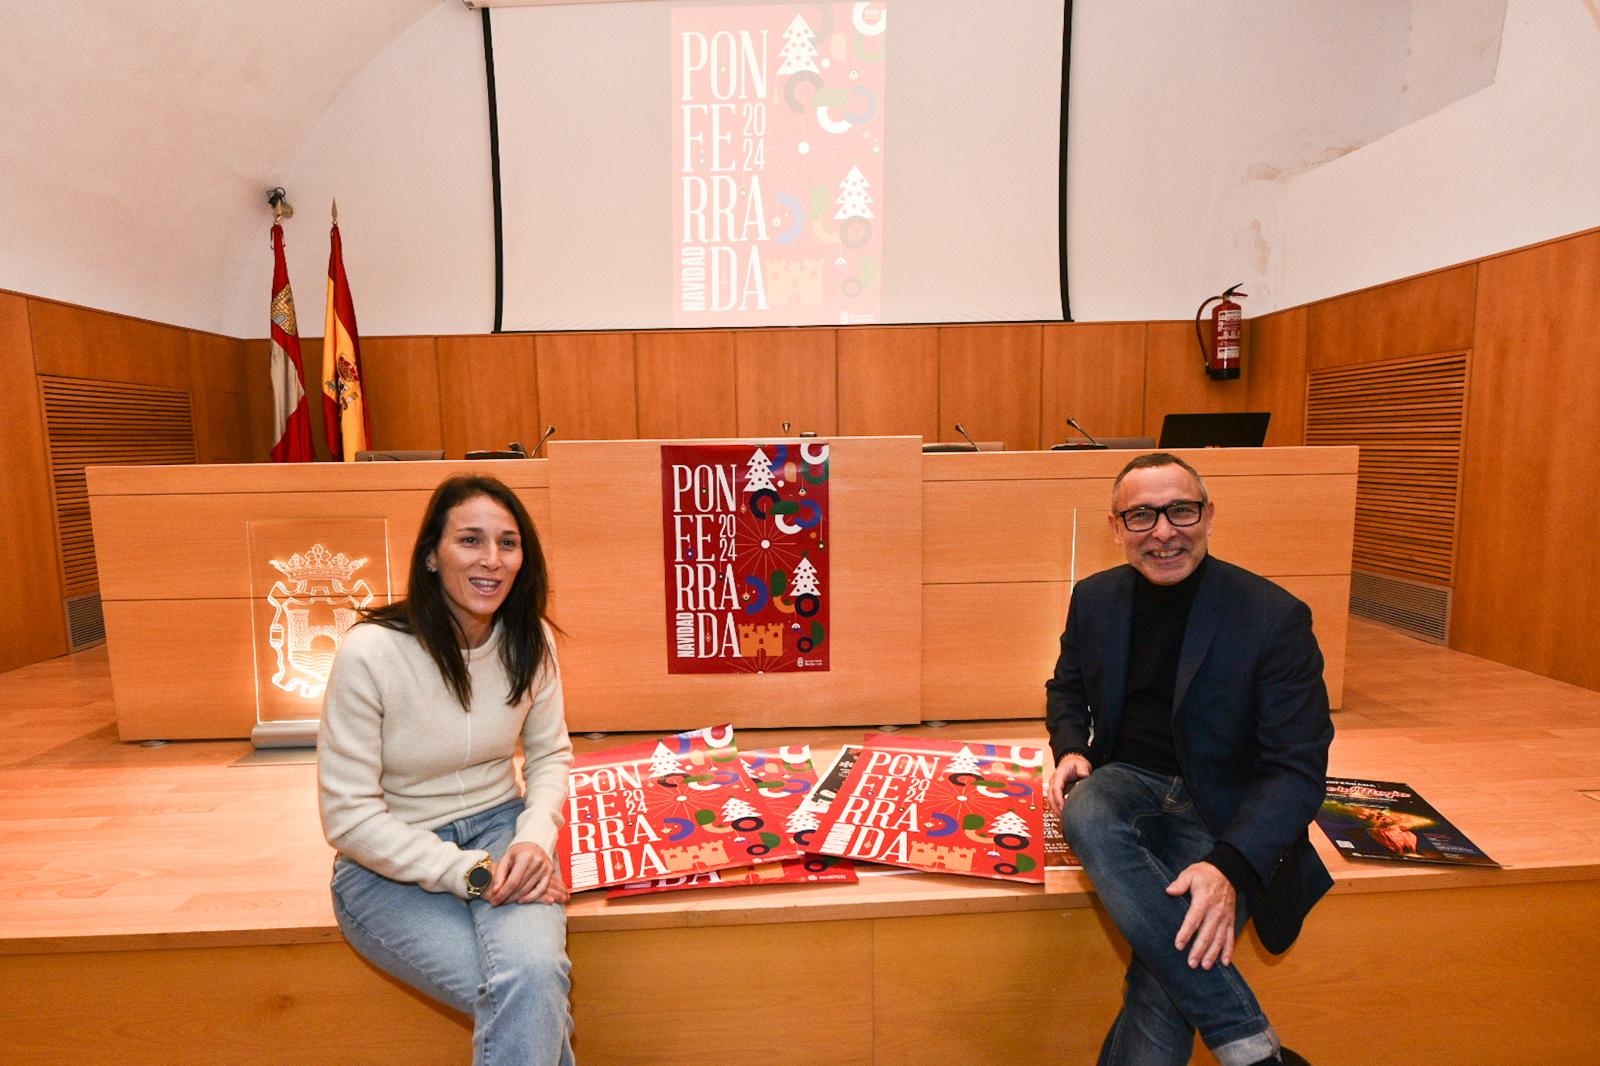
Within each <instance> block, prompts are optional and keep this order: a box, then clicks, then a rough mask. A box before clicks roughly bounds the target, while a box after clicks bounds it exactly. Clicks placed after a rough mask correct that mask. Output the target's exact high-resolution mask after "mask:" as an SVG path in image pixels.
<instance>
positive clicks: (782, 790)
mask: <svg viewBox="0 0 1600 1066" xmlns="http://www.w3.org/2000/svg"><path fill="white" fill-rule="evenodd" d="M739 760H740V761H741V762H743V763H744V767H745V771H746V772H747V773H748V774H749V775H750V780H751V781H752V782H753V783H754V784H755V786H756V789H757V791H759V792H760V793H761V794H762V795H763V796H765V797H766V799H767V802H768V804H769V806H771V807H772V808H773V809H774V810H776V811H777V812H778V813H780V814H781V815H782V816H783V834H784V835H785V836H786V837H787V838H788V840H789V842H790V843H791V844H792V845H793V846H794V848H796V849H797V850H801V851H804V850H805V849H806V848H808V847H809V846H810V844H811V836H812V833H813V832H814V831H815V829H816V827H817V824H818V823H817V814H816V812H815V811H814V810H813V809H812V808H810V807H809V806H807V803H806V800H807V797H808V796H809V794H810V793H811V790H812V789H813V788H814V787H815V786H816V784H817V771H816V768H815V766H814V765H813V764H812V761H811V746H810V745H809V744H800V745H795V746H790V747H782V748H769V749H762V750H757V751H741V752H740V753H739ZM855 879H856V875H855V870H854V868H853V864H852V863H851V862H850V860H849V859H841V858H838V857H836V856H833V855H815V854H812V855H801V856H800V857H798V858H793V859H781V860H778V861H776V862H758V863H752V864H751V865H749V866H736V867H732V868H730V869H726V870H712V871H708V872H706V873H700V874H685V875H679V876H677V877H664V878H658V879H656V880H654V881H644V882H635V883H632V884H627V885H623V886H622V887H621V888H614V889H612V890H611V891H610V892H607V893H606V898H607V899H611V898H614V897H619V896H640V895H646V894H649V893H656V892H676V891H681V890H683V889H689V888H727V887H730V886H735V885H814V884H849V883H852V882H854V881H855Z"/></svg>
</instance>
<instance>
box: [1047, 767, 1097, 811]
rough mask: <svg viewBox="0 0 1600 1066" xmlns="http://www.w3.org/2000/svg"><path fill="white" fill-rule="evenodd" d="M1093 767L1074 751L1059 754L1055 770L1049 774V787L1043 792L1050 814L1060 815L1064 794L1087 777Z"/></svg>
mask: <svg viewBox="0 0 1600 1066" xmlns="http://www.w3.org/2000/svg"><path fill="white" fill-rule="evenodd" d="M1093 769H1094V767H1092V766H1090V765H1089V760H1088V759H1087V758H1085V757H1084V756H1082V755H1079V754H1077V753H1076V752H1071V753H1069V754H1066V755H1063V756H1061V761H1060V762H1058V763H1056V772H1055V773H1053V774H1051V775H1050V788H1049V790H1048V791H1047V792H1046V793H1045V803H1046V804H1047V805H1048V806H1049V808H1050V813H1051V814H1054V815H1060V813H1061V807H1062V805H1063V804H1064V803H1065V802H1066V794H1067V793H1068V792H1071V791H1072V786H1073V785H1075V784H1077V783H1078V782H1079V781H1082V780H1083V779H1084V778H1086V777H1088V776H1089V774H1090V772H1091V771H1092V770H1093Z"/></svg>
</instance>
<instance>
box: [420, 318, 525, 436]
mask: <svg viewBox="0 0 1600 1066" xmlns="http://www.w3.org/2000/svg"><path fill="white" fill-rule="evenodd" d="M533 349H534V341H533V337H531V336H529V335H526V334H504V335H501V336H490V337H440V338H439V424H440V427H441V430H442V433H443V440H444V456H445V458H446V459H460V458H462V457H463V456H464V455H465V454H466V453H467V452H469V451H477V450H481V449H503V448H504V447H505V446H506V445H507V444H510V443H511V442H512V441H517V442H518V443H520V444H521V445H522V446H523V447H525V448H527V449H529V450H530V451H531V450H532V449H533V447H534V446H535V444H537V442H538V440H539V437H540V436H541V435H542V434H543V433H544V424H543V423H542V422H541V421H540V419H539V380H538V378H539V375H538V370H537V367H536V365H535V362H534V350H533Z"/></svg>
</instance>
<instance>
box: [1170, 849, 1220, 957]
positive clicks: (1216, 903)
mask: <svg viewBox="0 0 1600 1066" xmlns="http://www.w3.org/2000/svg"><path fill="white" fill-rule="evenodd" d="M1167 895H1169V896H1183V895H1187V896H1188V897H1189V913H1188V914H1186V915H1184V916H1183V924H1182V925H1181V926H1179V927H1178V939H1177V941H1176V942H1175V943H1174V944H1173V947H1175V948H1177V949H1178V950H1179V951H1182V950H1183V949H1184V948H1186V947H1187V948H1188V949H1189V968H1190V969H1191V970H1192V969H1194V968H1195V967H1196V966H1198V967H1199V968H1200V969H1202V970H1209V969H1211V967H1212V966H1214V965H1215V964H1216V963H1217V962H1218V961H1221V963H1222V965H1224V966H1227V965H1229V964H1231V963H1232V962H1233V924H1234V921H1235V919H1236V918H1237V917H1238V894H1237V893H1236V892H1234V890H1233V885H1232V884H1231V883H1230V882H1229V881H1228V879H1227V878H1226V877H1225V876H1223V873H1222V871H1221V870H1219V869H1217V868H1216V867H1215V866H1212V865H1211V864H1210V863H1209V862H1197V863H1195V864H1194V865H1193V866H1190V867H1187V868H1186V869H1184V871H1183V872H1182V873H1180V874H1179V875H1178V877H1177V879H1176V880H1174V881H1173V882H1172V884H1170V885H1168V886H1167ZM1191 940H1192V941H1193V944H1192V945H1191V943H1190V941H1191Z"/></svg>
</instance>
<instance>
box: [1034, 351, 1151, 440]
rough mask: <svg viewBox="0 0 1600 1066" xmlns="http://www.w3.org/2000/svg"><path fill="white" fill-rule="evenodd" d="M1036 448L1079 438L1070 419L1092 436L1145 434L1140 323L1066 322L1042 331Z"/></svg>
mask: <svg viewBox="0 0 1600 1066" xmlns="http://www.w3.org/2000/svg"><path fill="white" fill-rule="evenodd" d="M1042 329H1043V331H1044V334H1043V372H1044V378H1043V381H1044V386H1043V398H1042V404H1041V408H1040V413H1041V425H1040V427H1039V433H1040V438H1041V439H1040V447H1045V448H1048V447H1049V446H1050V445H1052V444H1058V443H1060V442H1061V441H1070V440H1082V439H1083V438H1082V436H1080V435H1079V433H1078V431H1077V430H1075V429H1073V428H1072V427H1071V426H1069V425H1067V419H1068V418H1076V419H1077V420H1078V424H1079V425H1081V426H1083V428H1084V429H1087V430H1088V431H1089V432H1090V433H1092V434H1094V435H1095V436H1096V437H1102V436H1105V437H1137V436H1141V435H1143V433H1144V428H1143V427H1144V333H1145V325H1144V323H1143V322H1064V323H1062V324H1061V325H1049V326H1044V327H1042Z"/></svg>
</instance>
